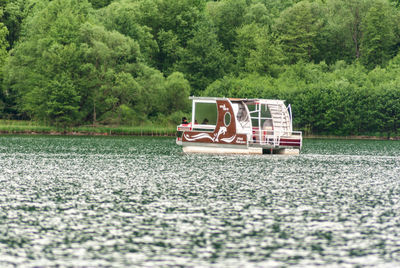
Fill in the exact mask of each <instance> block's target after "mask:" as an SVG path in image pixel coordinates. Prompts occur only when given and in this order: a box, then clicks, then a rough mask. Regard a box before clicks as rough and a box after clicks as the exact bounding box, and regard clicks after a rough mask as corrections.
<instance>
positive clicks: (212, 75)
mask: <svg viewBox="0 0 400 268" xmlns="http://www.w3.org/2000/svg"><path fill="white" fill-rule="evenodd" d="M180 58H181V60H180V61H179V62H178V63H177V65H176V69H177V70H179V71H181V72H183V73H184V74H185V76H186V77H187V79H188V80H189V82H190V84H191V87H192V92H191V93H192V94H198V93H200V92H201V91H203V90H204V89H206V88H207V86H208V85H209V84H211V83H212V82H213V81H215V80H216V79H218V78H222V77H223V76H224V75H225V74H227V73H229V70H230V68H231V55H230V54H229V52H227V51H225V50H224V49H223V47H222V45H221V43H219V42H218V39H217V35H216V33H215V28H213V27H212V25H211V24H210V23H209V22H207V21H202V22H200V23H199V25H198V29H197V30H196V32H195V33H194V37H193V38H192V39H191V40H189V41H188V44H187V47H186V48H185V49H184V50H182V53H181V55H180Z"/></svg>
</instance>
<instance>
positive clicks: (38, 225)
mask: <svg viewBox="0 0 400 268" xmlns="http://www.w3.org/2000/svg"><path fill="white" fill-rule="evenodd" d="M0 206H1V209H0V266H1V267H14V266H23V267H37V266H53V267H54V266H57V265H59V266H72V267H76V266H79V267H82V266H90V267H93V266H94V267H99V266H100V267H104V266H106V267H110V266H111V267H122V266H141V267H154V266H156V267H160V266H162V267H176V266H181V267H187V266H190V267H193V266H195V267H227V266H229V267H281V266H288V265H292V266H302V267H304V266H307V267H310V266H311V267H312V266H321V265H323V266H332V267H337V266H340V267H354V266H358V265H359V266H366V267H392V266H399V265H400V142H399V141H349V140H305V141H304V148H303V151H302V154H301V155H299V156H279V155H273V156H271V155H263V156H256V155H251V156H237V155H225V156H223V155H184V154H182V153H181V148H180V147H178V146H176V145H175V141H174V139H172V138H155V137H154V138H153V137H61V136H58V137H56V136H55V137H51V136H45V137H44V136H0Z"/></svg>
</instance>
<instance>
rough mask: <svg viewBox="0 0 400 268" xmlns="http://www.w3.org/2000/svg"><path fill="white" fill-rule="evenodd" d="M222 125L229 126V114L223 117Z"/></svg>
mask: <svg viewBox="0 0 400 268" xmlns="http://www.w3.org/2000/svg"><path fill="white" fill-rule="evenodd" d="M224 124H225V126H226V127H227V126H229V125H230V124H231V114H230V113H229V112H228V113H226V114H225V116H224Z"/></svg>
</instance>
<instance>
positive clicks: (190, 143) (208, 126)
mask: <svg viewBox="0 0 400 268" xmlns="http://www.w3.org/2000/svg"><path fill="white" fill-rule="evenodd" d="M190 99H191V100H192V118H191V120H190V122H182V124H180V125H179V126H178V127H177V131H178V137H177V141H176V142H177V144H178V145H182V146H183V151H184V152H188V153H189V152H198V153H245V154H272V153H279V154H298V153H299V152H300V149H301V146H302V133H301V132H300V131H293V129H292V112H291V107H290V105H289V106H288V107H286V106H285V104H284V101H283V100H268V99H236V98H210V97H190Z"/></svg>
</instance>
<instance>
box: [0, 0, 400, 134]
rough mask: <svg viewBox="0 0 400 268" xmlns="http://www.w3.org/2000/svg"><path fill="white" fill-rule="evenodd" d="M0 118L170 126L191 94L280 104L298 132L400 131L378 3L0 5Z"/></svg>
mask: <svg viewBox="0 0 400 268" xmlns="http://www.w3.org/2000/svg"><path fill="white" fill-rule="evenodd" d="M0 7H1V10H2V12H1V13H0V15H1V16H0V17H1V21H0V67H1V71H0V82H1V83H2V89H1V90H0V116H1V117H3V118H17V119H32V120H37V121H42V122H45V123H47V124H50V125H56V126H58V127H69V126H72V125H85V124H86V125H87V124H93V125H96V124H116V125H118V124H124V125H138V124H145V123H148V122H151V121H153V122H154V121H157V122H158V124H165V125H167V124H172V123H173V122H177V121H179V117H181V116H187V115H188V113H190V107H189V106H190V105H189V103H188V96H189V95H191V94H192V95H193V94H195V95H204V96H228V97H247V98H252V97H258V98H280V99H285V100H286V101H287V102H288V103H291V104H292V107H293V112H294V120H295V124H296V126H297V127H298V128H301V129H303V130H304V131H306V132H307V133H319V134H335V135H361V134H373V135H385V136H388V137H390V136H392V135H399V130H400V122H399V121H400V120H399V114H400V107H399V103H400V102H399V100H400V80H399V78H398V73H399V71H400V58H399V55H398V51H399V47H400V27H399V25H400V23H399V22H400V10H399V5H398V1H389V0H377V1H374V0H324V1H322V0H316V1H311V0H285V1H266V0H239V1H238V0H221V1H211V0H80V1H78V0H52V1H50V0H7V1H0Z"/></svg>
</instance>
